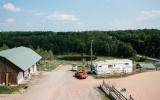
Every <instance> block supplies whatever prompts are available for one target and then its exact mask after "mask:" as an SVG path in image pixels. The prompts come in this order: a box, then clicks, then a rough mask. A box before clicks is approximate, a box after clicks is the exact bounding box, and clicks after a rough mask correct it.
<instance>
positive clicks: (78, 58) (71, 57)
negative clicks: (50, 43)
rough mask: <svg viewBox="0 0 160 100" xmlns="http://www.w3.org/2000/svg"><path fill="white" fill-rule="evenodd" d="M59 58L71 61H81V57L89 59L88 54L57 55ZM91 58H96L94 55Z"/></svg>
mask: <svg viewBox="0 0 160 100" xmlns="http://www.w3.org/2000/svg"><path fill="white" fill-rule="evenodd" d="M57 58H58V59H60V60H71V61H81V60H83V59H85V60H87V61H89V60H90V59H91V57H90V55H83V56H82V55H64V56H58V57H57ZM92 59H93V60H95V59H97V57H96V56H93V57H92Z"/></svg>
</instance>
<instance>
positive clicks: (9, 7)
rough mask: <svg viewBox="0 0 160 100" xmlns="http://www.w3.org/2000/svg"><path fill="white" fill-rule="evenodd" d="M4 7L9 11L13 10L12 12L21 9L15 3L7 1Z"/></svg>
mask: <svg viewBox="0 0 160 100" xmlns="http://www.w3.org/2000/svg"><path fill="white" fill-rule="evenodd" d="M3 8H4V9H6V10H8V11H12V12H19V11H20V10H21V9H20V8H18V7H16V6H15V5H14V4H12V3H5V4H4V5H3Z"/></svg>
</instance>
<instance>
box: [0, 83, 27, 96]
mask: <svg viewBox="0 0 160 100" xmlns="http://www.w3.org/2000/svg"><path fill="white" fill-rule="evenodd" d="M25 86H26V84H20V85H17V86H10V87H9V86H0V94H11V93H13V92H16V91H18V90H20V89H22V88H24V87H25Z"/></svg>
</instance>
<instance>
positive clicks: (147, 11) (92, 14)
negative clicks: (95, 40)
mask: <svg viewBox="0 0 160 100" xmlns="http://www.w3.org/2000/svg"><path fill="white" fill-rule="evenodd" d="M144 28H149V29H150V28H154V29H160V0H0V31H56V32H57V31H88V30H106V31H107V30H128V29H144Z"/></svg>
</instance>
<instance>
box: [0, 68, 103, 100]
mask: <svg viewBox="0 0 160 100" xmlns="http://www.w3.org/2000/svg"><path fill="white" fill-rule="evenodd" d="M70 69H71V66H60V67H58V68H57V69H55V70H54V71H52V72H46V73H45V74H44V75H43V77H41V78H39V79H35V80H33V83H34V84H33V85H31V86H30V87H29V88H28V89H27V91H25V92H24V93H22V94H20V93H15V94H11V95H7V96H6V95H5V96H0V100H101V95H100V93H99V92H98V91H97V86H98V85H99V83H100V81H98V80H95V79H93V78H92V77H88V78H87V79H85V80H79V79H76V78H74V77H73V74H74V73H73V72H72V71H70Z"/></svg>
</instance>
